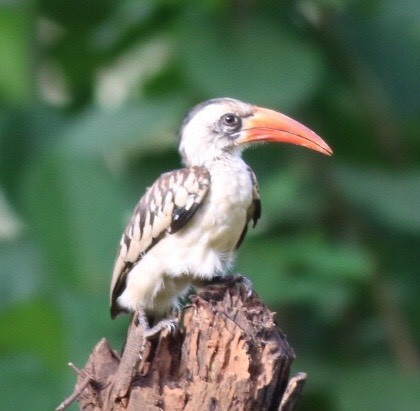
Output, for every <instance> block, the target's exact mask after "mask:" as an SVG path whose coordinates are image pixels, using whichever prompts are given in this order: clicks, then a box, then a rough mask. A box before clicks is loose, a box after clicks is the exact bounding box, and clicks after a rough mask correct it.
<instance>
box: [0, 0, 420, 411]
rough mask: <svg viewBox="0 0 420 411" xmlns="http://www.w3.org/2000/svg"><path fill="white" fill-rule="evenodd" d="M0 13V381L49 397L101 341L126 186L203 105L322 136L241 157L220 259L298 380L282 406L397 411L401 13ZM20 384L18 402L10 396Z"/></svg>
mask: <svg viewBox="0 0 420 411" xmlns="http://www.w3.org/2000/svg"><path fill="white" fill-rule="evenodd" d="M0 7H1V12H0V57H1V58H0V101H1V103H2V105H1V106H0V293H1V294H0V295H1V299H0V319H1V324H2V327H0V349H1V355H0V380H1V383H2V387H3V391H2V404H3V405H4V408H5V409H10V410H13V409H16V410H22V409H31V410H38V409H39V410H44V409H52V408H53V407H54V406H56V405H57V404H58V403H59V402H60V401H61V400H62V398H63V397H64V396H65V395H66V394H68V393H70V391H71V390H72V384H73V381H74V376H73V375H72V373H71V371H69V370H67V369H66V366H65V364H66V362H67V361H70V360H71V361H74V362H75V363H76V364H77V365H78V366H83V364H84V362H85V361H86V359H87V355H88V353H89V352H90V350H91V349H92V346H93V344H94V343H95V342H96V341H98V340H99V339H100V338H101V337H103V336H105V337H107V338H108V339H109V340H111V342H112V343H113V344H114V345H115V346H117V347H118V346H121V345H122V343H123V340H124V336H125V330H126V325H127V321H128V320H127V319H118V320H117V321H114V322H111V320H110V318H109V315H108V287H109V281H110V272H111V269H112V264H113V260H114V257H115V250H116V247H117V244H118V241H119V237H120V234H121V232H122V229H123V227H124V224H125V222H126V220H127V219H128V217H129V215H130V213H131V210H132V209H133V207H134V205H135V203H136V202H137V201H138V198H139V197H140V195H141V194H142V193H143V191H144V189H145V187H147V186H148V185H150V184H151V183H152V182H153V180H154V179H155V178H156V177H157V176H158V175H159V174H161V173H162V172H164V171H167V170H168V169H172V168H176V167H178V166H179V159H178V156H177V153H176V131H177V128H178V127H179V125H180V122H181V120H182V116H183V114H184V113H185V112H186V110H187V109H188V108H189V107H191V106H192V105H193V104H195V103H197V102H199V101H201V100H204V99H206V98H211V97H218V96H232V97H237V98H242V99H246V100H249V101H251V102H254V103H257V104H259V105H263V106H267V107H272V108H274V109H277V110H280V111H283V112H285V113H287V114H291V115H293V116H294V117H296V118H298V119H299V120H301V121H302V122H304V123H306V124H308V125H309V126H310V127H311V128H313V129H314V130H316V131H317V132H318V133H319V134H320V135H322V136H323V137H324V138H325V140H326V141H328V143H330V145H331V146H332V147H333V148H334V150H335V155H334V157H332V158H324V157H321V156H319V155H317V154H314V153H309V152H306V151H304V150H303V149H299V148H296V147H267V146H265V147H258V148H256V149H254V150H252V151H250V152H248V153H246V158H247V161H248V162H249V163H250V164H251V165H252V167H253V169H254V170H255V171H256V174H257V176H258V178H259V181H260V186H261V195H262V200H263V216H262V219H261V221H260V223H259V225H258V226H257V228H256V229H255V230H250V231H249V236H248V238H247V239H246V241H245V243H244V244H243V246H242V248H241V250H240V252H239V256H238V262H237V270H238V271H239V272H241V273H243V274H244V275H246V276H249V277H250V278H251V280H252V281H253V283H254V285H255V288H256V290H257V291H258V292H259V293H260V295H261V296H262V298H263V300H264V301H266V302H267V304H269V305H270V306H271V307H272V309H273V310H275V311H277V313H278V321H279V323H280V324H281V325H282V327H283V329H284V331H285V332H286V333H287V334H288V337H289V341H290V342H291V344H292V345H293V347H294V348H295V351H296V353H297V355H298V360H297V363H296V369H301V370H305V371H307V372H308V373H309V381H308V383H307V386H306V387H305V391H304V398H303V402H302V405H301V409H302V410H348V409H366V410H372V411H373V410H399V409H404V410H415V409H418V404H419V403H420V398H419V394H418V393H419V392H420V391H419V390H418V386H419V364H420V360H419V355H420V354H419V351H418V347H419V346H420V344H419V341H420V320H419V319H420V299H419V298H418V296H419V295H420V282H419V281H418V279H417V274H418V267H420V253H419V249H420V211H419V210H420V208H419V204H420V183H419V181H420V166H419V164H420V163H419V161H420V138H419V132H418V130H419V128H420V120H419V116H418V114H419V112H420V100H419V96H420V78H419V73H420V71H419V69H418V68H419V67H420V61H419V58H420V26H419V23H418V22H419V21H420V15H419V13H420V5H419V4H418V2H413V1H409V0H404V1H400V2H393V1H390V0H377V1H371V2H365V1H360V0H352V1H350V0H340V1H331V0H317V1H309V0H302V1H299V2H276V1H271V0H268V1H264V2H250V1H244V2H222V1H206V2H201V3H197V4H192V3H191V2H179V1H178V2H176V1H168V0H149V1H142V2H140V1H135V0H124V1H121V2H115V1H110V0H95V1H90V2H83V1H72V2H57V1H52V0H43V1H40V2H37V3H36V4H35V3H34V2H30V1H26V2H25V1H18V0H16V1H8V2H4V4H2V5H1V6H0ZM18 393H19V395H17V394H18Z"/></svg>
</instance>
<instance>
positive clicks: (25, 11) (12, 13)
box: [0, 2, 32, 102]
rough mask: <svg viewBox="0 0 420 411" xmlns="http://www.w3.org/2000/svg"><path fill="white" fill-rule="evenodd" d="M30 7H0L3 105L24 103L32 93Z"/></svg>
mask: <svg viewBox="0 0 420 411" xmlns="http://www.w3.org/2000/svg"><path fill="white" fill-rule="evenodd" d="M27 3H28V2H19V4H17V3H16V4H15V5H12V4H9V5H8V6H5V5H0V8H1V12H0V56H1V58H0V101H1V100H11V101H14V102H21V101H23V100H26V99H27V98H28V97H29V96H30V95H31V92H32V78H31V76H30V65H31V63H32V61H31V50H30V48H29V39H30V38H31V34H32V20H31V15H30V13H29V8H28V7H27Z"/></svg>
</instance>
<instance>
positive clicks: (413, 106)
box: [338, 0, 420, 117]
mask: <svg viewBox="0 0 420 411" xmlns="http://www.w3.org/2000/svg"><path fill="white" fill-rule="evenodd" d="M380 3H381V6H382V7H378V8H377V11H376V13H374V14H373V15H370V16H368V17H367V16H365V17H364V18H360V15H358V14H357V15H356V14H355V15H351V14H348V15H346V16H343V19H341V20H340V22H339V24H338V26H339V28H340V31H342V33H343V34H344V39H345V40H344V41H345V44H346V47H348V48H349V49H350V50H351V51H352V52H353V53H354V54H355V56H357V58H358V59H359V62H358V64H361V65H362V69H367V70H368V71H369V72H371V73H372V74H373V78H372V81H377V80H379V81H380V83H381V87H382V88H383V90H385V93H386V94H387V98H388V101H389V103H390V104H392V107H393V109H394V110H395V111H396V112H398V113H399V114H400V115H403V116H404V115H407V114H409V115H411V116H414V117H415V116H417V115H418V112H419V110H420V70H419V69H418V68H419V67H420V53H419V50H420V25H419V21H420V20H419V19H420V9H419V7H418V5H416V6H415V5H414V3H413V2H412V1H410V0H403V1H400V2H398V3H396V2H395V1H392V0H385V1H381V2H380ZM396 57H398V58H396Z"/></svg>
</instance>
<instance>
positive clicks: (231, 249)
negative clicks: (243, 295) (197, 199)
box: [118, 158, 252, 313]
mask: <svg viewBox="0 0 420 411" xmlns="http://www.w3.org/2000/svg"><path fill="white" fill-rule="evenodd" d="M236 160H237V161H236ZM219 163H220V164H219ZM209 170H210V173H211V187H210V190H209V193H208V195H207V197H206V198H205V200H204V203H203V204H202V206H201V207H200V208H199V209H198V211H197V213H196V214H195V216H194V217H193V219H192V220H191V221H190V222H189V223H188V224H187V225H186V226H185V227H184V228H183V229H181V230H180V231H178V232H177V233H175V234H173V235H168V236H167V237H165V238H163V239H162V240H160V241H159V242H158V243H157V244H156V245H155V246H154V247H153V248H151V249H150V250H149V251H148V252H147V254H146V255H145V256H144V257H143V258H142V259H141V260H140V261H139V263H138V264H136V266H134V267H133V269H132V270H131V271H130V273H129V274H128V277H127V286H126V289H125V290H124V292H123V293H122V294H121V296H120V297H119V299H118V303H119V304H120V305H121V306H122V307H125V308H127V309H129V310H134V309H136V308H137V307H139V306H142V307H144V308H145V309H147V310H153V311H157V312H162V313H163V312H165V311H166V310H167V309H168V308H169V307H170V306H171V305H173V304H174V303H175V302H176V300H177V299H178V297H179V295H180V294H181V293H183V292H184V291H185V290H186V289H187V287H188V286H189V284H190V282H191V280H192V279H195V278H200V279H211V278H212V277H213V276H215V275H223V274H225V272H226V271H227V270H228V269H229V268H230V266H231V265H232V263H233V260H234V254H235V247H236V245H237V243H238V241H239V238H240V236H241V234H242V231H243V229H244V227H245V224H246V222H247V210H248V207H249V206H250V205H251V203H252V181H251V178H250V175H249V171H248V170H247V167H246V164H245V163H244V162H243V161H242V160H241V159H239V158H238V159H235V162H234V164H232V163H229V164H226V163H223V162H221V161H219V162H217V165H213V167H211V168H210V167H209Z"/></svg>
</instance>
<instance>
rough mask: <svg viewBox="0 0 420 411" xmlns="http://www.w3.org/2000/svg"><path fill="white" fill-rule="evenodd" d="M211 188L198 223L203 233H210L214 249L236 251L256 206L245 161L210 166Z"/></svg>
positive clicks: (209, 236) (209, 237) (221, 162)
mask: <svg viewBox="0 0 420 411" xmlns="http://www.w3.org/2000/svg"><path fill="white" fill-rule="evenodd" d="M208 168H209V172H210V176H211V185H210V191H209V194H208V196H207V197H206V200H205V204H204V206H203V207H202V210H201V212H200V213H198V215H197V221H199V220H201V222H199V224H200V225H201V226H202V232H205V233H208V241H209V244H210V246H211V247H214V248H215V249H217V250H219V251H221V252H230V251H232V250H234V248H235V247H236V244H237V242H238V240H239V238H240V236H241V233H242V231H243V229H244V226H245V224H246V223H247V211H248V208H249V206H250V205H251V203H252V180H251V176H250V173H249V170H248V167H247V166H246V164H245V163H244V162H243V160H242V159H240V158H238V159H235V161H232V160H231V161H219V162H218V163H216V164H212V165H209V167H208Z"/></svg>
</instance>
